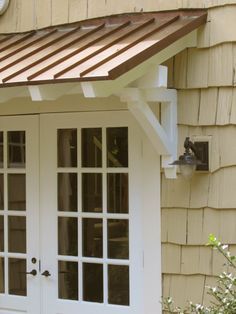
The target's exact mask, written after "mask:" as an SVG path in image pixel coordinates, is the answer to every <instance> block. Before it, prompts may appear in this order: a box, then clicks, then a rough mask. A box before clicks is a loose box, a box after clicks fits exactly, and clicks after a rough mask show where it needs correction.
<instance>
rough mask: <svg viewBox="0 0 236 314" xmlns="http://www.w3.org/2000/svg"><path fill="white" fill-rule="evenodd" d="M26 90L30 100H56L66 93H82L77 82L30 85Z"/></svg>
mask: <svg viewBox="0 0 236 314" xmlns="http://www.w3.org/2000/svg"><path fill="white" fill-rule="evenodd" d="M28 90H29V94H30V97H31V100H32V101H44V100H56V99H58V98H60V97H61V96H63V95H66V94H73V93H78V94H80V93H82V89H81V86H80V84H78V83H77V84H76V83H65V84H54V85H53V84H49V85H47V84H45V85H30V86H28Z"/></svg>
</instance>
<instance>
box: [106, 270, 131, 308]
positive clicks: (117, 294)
mask: <svg viewBox="0 0 236 314" xmlns="http://www.w3.org/2000/svg"><path fill="white" fill-rule="evenodd" d="M108 303H110V304H118V305H129V266H123V265H109V266H108Z"/></svg>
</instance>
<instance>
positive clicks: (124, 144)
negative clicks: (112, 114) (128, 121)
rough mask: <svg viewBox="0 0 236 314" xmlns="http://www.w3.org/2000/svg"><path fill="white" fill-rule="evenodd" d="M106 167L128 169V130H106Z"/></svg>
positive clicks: (124, 128)
mask: <svg viewBox="0 0 236 314" xmlns="http://www.w3.org/2000/svg"><path fill="white" fill-rule="evenodd" d="M107 166H108V167H128V128H127V127H123V128H107Z"/></svg>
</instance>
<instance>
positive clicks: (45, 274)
mask: <svg viewBox="0 0 236 314" xmlns="http://www.w3.org/2000/svg"><path fill="white" fill-rule="evenodd" d="M41 275H42V276H45V277H49V276H51V274H50V273H49V271H48V270H45V271H44V272H43V273H42V274H41Z"/></svg>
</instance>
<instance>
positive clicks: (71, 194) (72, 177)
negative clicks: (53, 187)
mask: <svg viewBox="0 0 236 314" xmlns="http://www.w3.org/2000/svg"><path fill="white" fill-rule="evenodd" d="M58 210H59V211H72V212H75V211H77V174H76V173H58Z"/></svg>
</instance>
